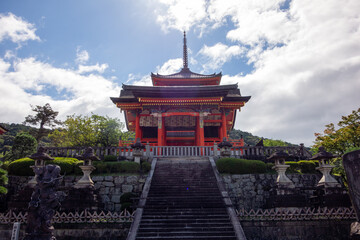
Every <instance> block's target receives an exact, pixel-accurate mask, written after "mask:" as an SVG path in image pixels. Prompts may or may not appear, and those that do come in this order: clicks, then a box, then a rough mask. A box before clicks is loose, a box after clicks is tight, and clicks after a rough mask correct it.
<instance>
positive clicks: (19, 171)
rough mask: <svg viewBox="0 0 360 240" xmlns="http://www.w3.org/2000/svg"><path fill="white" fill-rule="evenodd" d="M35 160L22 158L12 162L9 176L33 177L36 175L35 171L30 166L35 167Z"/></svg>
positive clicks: (9, 167)
mask: <svg viewBox="0 0 360 240" xmlns="http://www.w3.org/2000/svg"><path fill="white" fill-rule="evenodd" d="M34 164H35V162H34V160H32V159H30V158H20V159H18V160H15V161H13V162H11V163H10V164H9V166H8V172H9V175H16V176H32V175H34V172H33V170H32V169H31V168H30V166H32V165H34Z"/></svg>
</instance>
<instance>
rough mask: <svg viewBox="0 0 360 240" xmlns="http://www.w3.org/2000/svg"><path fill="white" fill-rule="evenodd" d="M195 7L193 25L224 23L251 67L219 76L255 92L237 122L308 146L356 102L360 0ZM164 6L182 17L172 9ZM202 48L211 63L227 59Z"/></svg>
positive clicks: (359, 98)
mask: <svg viewBox="0 0 360 240" xmlns="http://www.w3.org/2000/svg"><path fill="white" fill-rule="evenodd" d="M287 3H289V6H288V7H287V6H285V5H286V4H287ZM175 6H176V4H175V5H173V7H175ZM199 11H200V12H206V15H205V16H203V15H201V16H202V18H201V19H199V18H198V19H197V20H196V23H195V21H193V25H191V26H190V28H192V27H193V28H194V29H196V28H198V26H201V28H203V25H204V24H205V25H207V28H208V29H213V28H219V27H222V26H226V27H227V29H228V31H227V32H226V38H227V40H230V41H232V42H235V43H236V44H238V45H240V46H242V47H243V48H245V49H244V51H243V52H242V53H241V54H244V55H245V56H246V57H247V58H248V63H249V64H250V63H252V64H253V66H254V69H253V71H252V72H250V73H248V74H247V75H245V76H242V75H241V74H240V71H241V69H239V74H238V75H235V76H228V75H224V76H223V80H222V83H223V84H226V83H238V84H239V87H240V88H241V92H242V94H243V95H252V98H251V100H250V101H249V103H248V104H247V105H246V106H245V107H244V108H243V109H242V112H241V113H240V114H238V115H237V116H238V120H237V125H236V128H240V129H243V130H249V131H251V132H253V133H255V134H258V135H262V136H265V137H270V138H278V139H284V140H288V141H291V142H294V143H300V142H305V143H306V144H307V145H311V143H312V141H313V140H314V136H313V133H314V132H321V131H322V130H323V129H324V125H325V124H327V123H330V122H335V123H336V122H338V121H339V120H340V118H341V116H342V115H347V114H349V113H350V112H351V110H353V109H357V108H358V107H359V102H360V94H358V89H360V57H359V56H360V44H359V39H360V27H359V26H360V2H359V1H357V0H349V1H345V2H339V1H336V0H329V1H328V0H327V1H325V0H321V1H310V0H307V1H291V2H286V1H284V0H273V1H251V0H248V1H232V0H212V1H209V2H208V4H206V5H203V7H202V9H200V10H199ZM166 13H167V15H165V16H166V17H167V18H168V19H177V18H181V16H180V15H181V13H180V12H179V13H177V12H176V11H175V10H172V11H167V12H166ZM228 23H231V24H228ZM160 24H167V22H166V21H162V22H160ZM172 26H173V24H169V26H168V27H172ZM230 26H232V27H230ZM162 27H163V28H166V27H164V26H162ZM221 44H223V43H221ZM223 45H224V44H223ZM214 46H216V45H214ZM214 46H213V47H214ZM219 46H221V45H219ZM204 49H206V48H203V49H202V50H201V51H200V53H203V52H204ZM214 49H216V48H215V47H214ZM224 49H226V48H224ZM207 50H208V55H207V56H208V58H209V59H213V61H214V62H213V63H212V64H213V65H212V67H214V68H215V67H220V66H221V64H222V63H223V62H227V61H230V60H231V58H226V57H225V56H226V51H225V52H222V53H219V54H220V55H224V56H221V57H223V58H222V60H219V58H220V59H221V57H212V56H217V54H215V53H214V54H213V55H211V54H210V52H211V51H209V49H207ZM215 52H217V51H215ZM230 55H231V54H230ZM216 61H218V62H216ZM207 64H209V63H207ZM204 67H209V65H206V63H205V65H204ZM225 74H226V73H225Z"/></svg>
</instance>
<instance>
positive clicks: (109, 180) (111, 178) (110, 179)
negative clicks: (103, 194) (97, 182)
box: [104, 176, 114, 182]
mask: <svg viewBox="0 0 360 240" xmlns="http://www.w3.org/2000/svg"><path fill="white" fill-rule="evenodd" d="M104 180H105V181H107V182H112V181H114V178H113V176H105V178H104Z"/></svg>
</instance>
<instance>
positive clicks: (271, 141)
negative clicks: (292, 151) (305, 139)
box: [264, 139, 292, 147]
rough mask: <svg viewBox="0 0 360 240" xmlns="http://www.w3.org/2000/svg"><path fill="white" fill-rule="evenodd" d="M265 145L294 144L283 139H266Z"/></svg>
mask: <svg viewBox="0 0 360 240" xmlns="http://www.w3.org/2000/svg"><path fill="white" fill-rule="evenodd" d="M264 146H265V147H288V146H292V144H291V143H288V142H284V141H282V140H273V139H264Z"/></svg>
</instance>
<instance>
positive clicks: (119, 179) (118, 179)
mask: <svg viewBox="0 0 360 240" xmlns="http://www.w3.org/2000/svg"><path fill="white" fill-rule="evenodd" d="M124 182H125V177H124V176H116V177H114V183H115V185H120V184H123V183H124Z"/></svg>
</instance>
